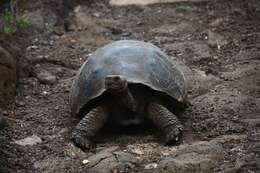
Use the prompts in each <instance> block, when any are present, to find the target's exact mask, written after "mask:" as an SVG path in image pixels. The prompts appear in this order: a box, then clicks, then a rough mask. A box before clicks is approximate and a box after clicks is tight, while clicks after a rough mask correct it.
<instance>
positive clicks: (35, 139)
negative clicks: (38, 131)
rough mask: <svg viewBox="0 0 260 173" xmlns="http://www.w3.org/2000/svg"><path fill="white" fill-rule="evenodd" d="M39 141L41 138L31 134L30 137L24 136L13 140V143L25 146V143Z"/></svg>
mask: <svg viewBox="0 0 260 173" xmlns="http://www.w3.org/2000/svg"><path fill="white" fill-rule="evenodd" d="M41 142H42V140H41V138H40V137H38V136H37V135H32V136H30V137H26V138H24V139H21V140H16V141H14V143H16V144H18V145H21V146H26V145H30V146H33V145H36V144H38V143H41Z"/></svg>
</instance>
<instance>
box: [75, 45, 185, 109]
mask: <svg viewBox="0 0 260 173" xmlns="http://www.w3.org/2000/svg"><path fill="white" fill-rule="evenodd" d="M107 75H123V76H125V77H126V78H127V80H128V83H129V84H142V85H145V86H147V87H149V88H151V89H153V90H155V91H159V92H163V93H165V94H167V95H168V96H170V97H172V98H173V99H176V100H177V101H178V102H182V101H184V100H185V98H186V94H187V89H186V81H185V77H184V75H183V73H182V72H181V71H180V70H179V69H178V65H177V62H176V60H175V59H171V60H170V59H169V58H168V57H167V55H166V54H164V53H163V52H162V51H161V50H160V49H159V48H158V47H156V46H154V45H152V44H150V43H145V42H141V41H133V40H123V41H115V42H112V43H110V44H107V45H105V46H104V47H101V48H99V49H97V50H96V51H95V52H94V53H93V54H92V55H90V56H89V58H88V59H87V61H86V62H85V63H84V64H83V65H82V67H81V68H80V70H79V72H78V74H77V76H76V78H75V80H74V82H73V84H72V88H71V92H70V105H71V110H72V113H73V114H79V112H81V111H82V110H81V109H82V108H83V107H84V106H85V105H87V104H88V103H89V102H91V101H92V100H94V99H97V98H100V97H101V96H102V94H103V93H104V92H105V90H106V89H105V85H104V79H105V77H106V76H107Z"/></svg>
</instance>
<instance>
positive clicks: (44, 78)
mask: <svg viewBox="0 0 260 173" xmlns="http://www.w3.org/2000/svg"><path fill="white" fill-rule="evenodd" d="M36 77H37V79H38V80H39V81H40V82H41V83H44V84H54V83H55V82H56V80H57V78H56V76H54V75H53V74H52V73H50V72H48V71H47V70H40V71H39V72H38V73H37V74H36Z"/></svg>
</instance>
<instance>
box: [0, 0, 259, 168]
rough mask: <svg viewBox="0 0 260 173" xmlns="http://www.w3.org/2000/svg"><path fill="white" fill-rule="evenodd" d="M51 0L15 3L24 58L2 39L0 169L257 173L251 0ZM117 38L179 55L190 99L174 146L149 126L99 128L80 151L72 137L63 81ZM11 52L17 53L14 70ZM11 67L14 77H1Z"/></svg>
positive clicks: (255, 5) (255, 10) (255, 12)
mask: <svg viewBox="0 0 260 173" xmlns="http://www.w3.org/2000/svg"><path fill="white" fill-rule="evenodd" d="M58 2H60V1H51V0H49V1H46V2H42V1H37V2H35V3H31V4H30V5H28V3H27V4H23V5H21V7H22V8H25V9H27V10H28V17H29V18H30V20H31V27H29V28H27V29H25V30H24V31H21V32H22V33H23V34H21V35H20V36H17V37H19V42H17V45H18V47H19V46H20V47H21V48H20V49H21V51H22V52H23V55H20V54H13V51H12V50H10V46H6V44H4V41H2V42H1V40H4V39H0V43H1V44H0V45H1V47H0V56H1V58H2V57H3V58H7V59H8V61H3V62H6V63H2V62H0V79H1V81H0V93H7V92H5V91H6V89H10V87H7V86H6V84H4V83H3V84H2V81H4V80H5V81H7V84H9V83H10V85H11V87H14V86H15V85H16V86H17V89H16V97H15V101H14V103H12V104H9V105H7V106H4V107H3V108H2V110H1V114H2V115H3V117H4V118H5V119H6V121H7V122H8V127H5V128H4V130H1V131H0V172H1V173H2V172H3V173H5V172H6V173H9V172H10V173H13V172H17V173H19V172H21V173H22V172H26V173H31V172H32V173H34V172H42V173H53V172H66V173H70V172H71V173H75V172H77V173H81V172H82V173H83V172H89V173H107V172H109V173H132V172H137V173H141V172H142V173H170V172H179V173H187V172H194V173H201V172H203V173H207V172H217V173H257V172H260V129H259V127H260V20H259V19H260V3H259V2H258V1H257V0H248V1H243V0H230V1H225V0H209V1H201V2H199V1H198V2H197V1H196V2H178V3H163V4H161V3H157V4H153V5H148V6H141V5H127V6H116V5H110V4H109V2H108V1H101V0H100V1H82V2H81V1H80V0H78V1H75V2H74V3H66V2H67V1H63V4H62V3H61V2H60V3H58ZM0 37H1V36H0ZM120 39H136V40H143V41H147V42H151V43H153V44H155V45H157V46H158V47H159V48H161V49H162V50H163V51H165V52H166V53H167V54H168V55H169V56H170V57H175V58H177V59H178V61H179V64H180V66H181V68H182V70H183V71H184V73H185V75H186V78H187V81H188V83H189V92H188V93H189V96H188V97H189V99H188V100H189V102H190V105H189V106H188V107H187V108H186V109H185V110H184V111H183V112H182V113H180V115H179V116H180V118H181V121H182V123H183V124H184V127H185V130H184V137H183V139H182V140H181V141H180V143H179V144H178V145H174V146H163V145H162V143H161V142H160V136H159V135H160V134H159V133H158V130H157V129H156V128H154V127H141V128H140V129H136V130H134V131H133V130H130V131H127V130H121V129H120V130H119V129H112V128H111V127H107V129H104V130H103V131H101V132H100V135H99V136H98V137H97V139H96V140H97V141H98V145H97V151H96V152H89V153H85V152H83V151H81V150H80V149H78V148H77V147H75V146H74V145H73V144H72V142H71V141H70V133H71V130H72V129H73V128H74V126H75V124H76V123H77V122H78V120H77V119H74V118H72V117H71V114H70V108H69V105H68V95H69V89H70V86H71V82H72V80H73V78H74V76H75V74H76V72H77V70H78V69H79V67H80V66H81V65H82V63H83V62H84V61H85V60H86V59H87V58H88V56H89V55H90V54H91V52H93V51H94V50H95V49H97V48H98V47H100V46H102V45H104V44H106V43H109V42H111V41H114V40H120ZM23 42H24V44H23ZM2 43H3V44H2ZM17 45H16V46H17ZM25 45H26V46H25ZM23 46H25V48H23ZM13 49H15V48H13ZM8 52H9V53H8ZM11 56H15V57H16V58H14V59H15V60H17V56H19V57H18V59H19V62H22V63H20V64H19V66H18V67H17V68H16V67H15V65H13V61H12V60H10V58H9V57H11ZM1 61H2V59H1ZM10 64H11V65H10ZM2 69H4V70H2ZM3 71H4V72H5V73H3ZM16 71H17V72H18V77H19V78H18V81H17V82H16V80H15V78H10V77H8V75H9V76H13V75H14V74H15V73H16ZM10 79H11V80H10ZM3 91H4V92H3ZM12 92H13V89H12V88H11V89H10V94H6V95H5V97H9V96H12V95H13V94H14V93H12ZM1 98H3V96H2V95H1ZM4 100H5V99H4ZM0 116H1V115H0ZM1 121H2V120H1Z"/></svg>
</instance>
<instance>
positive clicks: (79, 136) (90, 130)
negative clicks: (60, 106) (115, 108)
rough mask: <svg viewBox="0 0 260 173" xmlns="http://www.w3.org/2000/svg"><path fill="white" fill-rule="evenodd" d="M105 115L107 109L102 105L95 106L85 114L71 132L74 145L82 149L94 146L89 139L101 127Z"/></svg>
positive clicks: (104, 120)
mask: <svg viewBox="0 0 260 173" xmlns="http://www.w3.org/2000/svg"><path fill="white" fill-rule="evenodd" d="M107 116H108V110H107V108H106V107H104V106H99V107H96V108H94V109H93V110H91V111H90V112H89V113H88V114H87V115H85V117H84V118H82V120H81V121H80V122H79V123H78V124H77V126H76V127H75V129H74V131H73V132H72V140H73V142H74V143H75V145H77V146H78V147H80V148H81V149H82V150H90V149H93V148H95V144H94V143H93V142H92V141H91V138H92V137H94V136H95V135H96V134H97V132H98V131H99V130H100V129H101V128H102V127H103V125H104V124H105V122H106V120H107Z"/></svg>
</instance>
